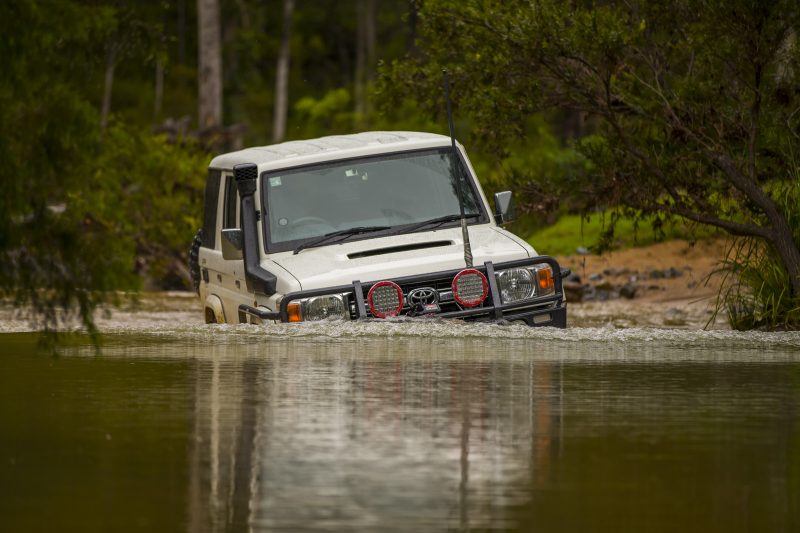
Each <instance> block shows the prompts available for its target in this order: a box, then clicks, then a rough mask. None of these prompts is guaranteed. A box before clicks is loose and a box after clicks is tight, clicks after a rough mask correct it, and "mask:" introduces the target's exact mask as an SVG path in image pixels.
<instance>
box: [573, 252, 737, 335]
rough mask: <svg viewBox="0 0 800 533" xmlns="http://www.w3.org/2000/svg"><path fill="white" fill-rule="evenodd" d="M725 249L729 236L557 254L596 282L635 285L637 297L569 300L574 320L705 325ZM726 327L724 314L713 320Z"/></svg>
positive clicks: (586, 281)
mask: <svg viewBox="0 0 800 533" xmlns="http://www.w3.org/2000/svg"><path fill="white" fill-rule="evenodd" d="M726 253H727V245H726V242H725V240H723V239H718V240H708V241H698V242H695V243H690V242H688V241H684V240H673V241H669V242H664V243H658V244H654V245H651V246H643V247H640V248H629V249H627V250H621V251H615V252H609V253H606V254H603V255H583V256H582V255H572V256H560V257H558V258H557V259H558V261H559V263H561V264H562V265H564V266H565V267H567V268H570V269H572V271H573V272H574V273H575V274H577V275H578V276H579V278H580V279H581V283H584V284H590V285H592V286H603V285H604V284H605V285H611V286H617V287H619V286H622V285H626V284H628V285H631V286H633V287H636V291H635V293H636V294H635V297H634V298H633V299H627V298H616V299H609V300H605V301H597V300H596V301H591V302H585V303H577V302H571V303H570V308H569V315H570V324H572V325H581V326H601V325H610V326H615V327H630V326H656V327H684V328H686V327H688V328H701V327H704V326H705V325H706V323H707V322H708V321H709V320H710V318H711V317H712V315H713V312H714V308H715V302H716V295H717V290H718V288H719V284H720V283H721V279H722V276H721V275H720V274H715V273H714V272H715V270H716V269H717V268H719V266H720V262H721V261H722V259H723V258H724V257H725V255H726ZM710 327H713V328H727V327H728V325H727V321H726V319H725V316H724V315H722V316H719V317H717V319H716V321H714V322H713V323H712V324H710Z"/></svg>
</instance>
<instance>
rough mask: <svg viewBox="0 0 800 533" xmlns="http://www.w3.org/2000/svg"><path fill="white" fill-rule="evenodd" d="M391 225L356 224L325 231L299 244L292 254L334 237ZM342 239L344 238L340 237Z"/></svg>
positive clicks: (377, 229) (380, 228)
mask: <svg viewBox="0 0 800 533" xmlns="http://www.w3.org/2000/svg"><path fill="white" fill-rule="evenodd" d="M390 227H391V226H357V227H355V228H348V229H342V230H339V231H332V232H330V233H326V234H325V235H322V236H320V237H317V238H316V239H312V240H310V241H307V242H304V243H303V244H301V245H300V246H298V247H297V248H295V249H294V252H293V254H294V255H297V254H299V253H300V250H305V249H306V248H311V247H313V246H318V245H320V244H322V243H324V242H326V241H328V240H330V239H333V238H334V237H350V236H352V235H360V234H362V233H372V232H373V231H383V230H385V229H389V228H390ZM342 240H344V239H342Z"/></svg>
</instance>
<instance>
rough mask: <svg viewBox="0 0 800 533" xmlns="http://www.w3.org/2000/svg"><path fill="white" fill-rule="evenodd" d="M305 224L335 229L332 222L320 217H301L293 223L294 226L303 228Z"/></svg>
mask: <svg viewBox="0 0 800 533" xmlns="http://www.w3.org/2000/svg"><path fill="white" fill-rule="evenodd" d="M305 224H322V225H324V226H329V227H333V226H332V225H331V223H330V222H328V221H327V220H325V219H322V218H319V217H311V216H309V217H300V218H298V219H296V220H293V221H292V226H301V225H305Z"/></svg>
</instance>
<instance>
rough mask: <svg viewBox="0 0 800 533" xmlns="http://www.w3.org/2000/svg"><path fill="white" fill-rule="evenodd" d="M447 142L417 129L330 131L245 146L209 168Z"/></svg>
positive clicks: (272, 164) (279, 163)
mask: <svg viewBox="0 0 800 533" xmlns="http://www.w3.org/2000/svg"><path fill="white" fill-rule="evenodd" d="M448 144H450V137H447V136H445V135H438V134H436V133H425V132H417V131H368V132H363V133H353V134H350V135H331V136H328V137H320V138H318V139H308V140H304V141H288V142H283V143H280V144H273V145H270V146H258V147H253V148H245V149H244V150H239V151H238V152H230V153H227V154H221V155H218V156H217V157H215V158H214V159H213V160H212V161H211V164H210V165H209V166H210V167H211V168H219V169H230V168H233V166H234V165H239V164H244V163H254V164H256V165H258V166H259V167H261V170H264V167H265V166H266V167H282V166H287V163H288V164H289V165H290V166H294V165H295V164H298V165H299V164H307V163H315V162H321V161H326V160H329V159H342V158H346V157H358V156H362V155H372V154H380V153H386V152H397V151H402V150H414V149H422V148H433V147H437V146H446V145H448Z"/></svg>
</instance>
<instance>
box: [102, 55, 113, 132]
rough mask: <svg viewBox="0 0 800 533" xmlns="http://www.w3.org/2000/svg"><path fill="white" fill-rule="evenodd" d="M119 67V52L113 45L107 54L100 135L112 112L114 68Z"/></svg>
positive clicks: (104, 129)
mask: <svg viewBox="0 0 800 533" xmlns="http://www.w3.org/2000/svg"><path fill="white" fill-rule="evenodd" d="M116 67H117V54H116V51H115V50H114V48H113V47H111V48H109V50H108V54H107V55H106V71H105V75H104V76H103V103H102V104H101V106H100V136H101V138H102V136H103V133H105V131H106V126H108V115H109V114H110V113H111V93H112V92H113V89H114V69H115V68H116Z"/></svg>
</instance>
